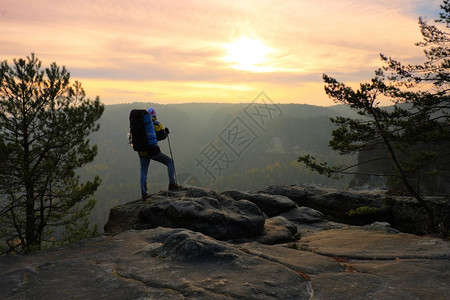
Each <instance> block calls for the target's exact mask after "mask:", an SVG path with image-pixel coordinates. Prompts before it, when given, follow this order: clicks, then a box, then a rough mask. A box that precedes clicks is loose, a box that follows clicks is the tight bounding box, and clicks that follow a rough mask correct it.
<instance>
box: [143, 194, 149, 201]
mask: <svg viewBox="0 0 450 300" xmlns="http://www.w3.org/2000/svg"><path fill="white" fill-rule="evenodd" d="M147 199H148V194H147V193H145V194H143V195H142V200H144V201H145V200H147Z"/></svg>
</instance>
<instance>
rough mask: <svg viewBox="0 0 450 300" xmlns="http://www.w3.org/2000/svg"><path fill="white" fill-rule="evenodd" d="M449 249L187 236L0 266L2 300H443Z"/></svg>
mask: <svg viewBox="0 0 450 300" xmlns="http://www.w3.org/2000/svg"><path fill="white" fill-rule="evenodd" d="M449 253H450V242H449V241H446V240H441V239H437V238H432V237H421V236H415V235H411V234H403V233H401V234H388V233H383V232H377V231H368V230H360V229H341V230H323V231H320V232H316V233H312V234H310V235H308V236H306V237H303V238H302V239H301V240H300V241H297V242H291V243H288V244H283V245H282V244H278V245H265V244H261V243H258V242H249V243H244V244H230V243H227V242H224V241H218V240H215V239H213V238H211V237H208V236H205V235H203V234H201V233H199V232H193V231H191V230H187V229H182V228H178V229H172V228H162V227H158V228H154V229H149V230H139V231H135V230H132V231H126V232H123V233H121V234H118V235H115V236H101V237H98V238H94V239H90V240H85V241H81V242H77V243H73V244H70V245H66V246H63V247H59V248H56V249H51V250H45V251H39V252H35V253H31V254H29V255H25V256H4V257H0V272H1V280H0V295H1V296H2V299H49V298H53V299H74V298H76V299H348V298H349V297H350V298H352V299H402V298H405V297H406V298H408V299H446V298H448V295H449V293H450V286H449V285H448V279H449V277H450V271H449V270H450V259H449V258H450V257H449Z"/></svg>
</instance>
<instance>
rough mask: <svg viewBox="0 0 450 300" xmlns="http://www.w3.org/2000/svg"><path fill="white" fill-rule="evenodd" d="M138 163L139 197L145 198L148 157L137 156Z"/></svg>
mask: <svg viewBox="0 0 450 300" xmlns="http://www.w3.org/2000/svg"><path fill="white" fill-rule="evenodd" d="M139 161H140V163H141V195H142V197H146V196H147V172H148V165H149V164H150V158H149V157H148V156H139Z"/></svg>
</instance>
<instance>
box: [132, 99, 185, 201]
mask: <svg viewBox="0 0 450 300" xmlns="http://www.w3.org/2000/svg"><path fill="white" fill-rule="evenodd" d="M147 112H148V114H149V115H150V116H151V120H152V123H153V129H154V131H152V133H147V138H148V139H150V141H148V144H147V145H146V147H145V149H146V150H145V151H142V150H143V149H138V154H139V161H140V165H141V176H140V184H141V195H142V199H143V200H146V199H147V197H148V194H147V172H148V166H149V164H150V160H156V161H157V162H160V163H162V164H164V165H166V166H167V173H168V175H169V187H168V189H169V190H177V189H180V188H181V186H179V185H178V184H177V182H176V179H175V167H174V162H173V159H172V158H170V157H169V156H167V155H166V154H164V153H162V152H161V149H160V148H159V146H158V143H157V141H160V140H164V139H165V138H166V137H167V135H168V134H169V129H168V128H164V125H163V124H162V123H161V122H159V121H158V120H157V118H156V111H155V109H154V108H149V109H148V110H147ZM144 113H145V112H144ZM130 120H131V117H130ZM148 123H150V122H148ZM150 125H151V124H150ZM133 142H134V139H133ZM133 148H134V149H135V150H136V149H137V148H136V147H135V146H134V145H133Z"/></svg>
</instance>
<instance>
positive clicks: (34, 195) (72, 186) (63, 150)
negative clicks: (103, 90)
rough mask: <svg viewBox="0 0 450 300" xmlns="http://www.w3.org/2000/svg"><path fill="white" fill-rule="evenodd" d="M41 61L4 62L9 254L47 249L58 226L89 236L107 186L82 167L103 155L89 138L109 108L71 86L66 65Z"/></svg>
mask: <svg viewBox="0 0 450 300" xmlns="http://www.w3.org/2000/svg"><path fill="white" fill-rule="evenodd" d="M41 65H42V62H41V61H40V60H38V58H36V57H35V55H34V54H31V56H28V57H27V58H26V59H22V58H20V59H14V60H13V65H12V66H10V65H9V64H8V62H7V61H6V60H5V61H3V62H2V63H1V65H0V154H1V158H0V162H1V164H0V239H1V243H3V247H2V248H3V251H2V252H3V253H23V252H28V251H31V250H35V249H40V248H41V246H42V244H43V243H44V242H46V241H49V240H50V239H52V240H53V237H52V232H53V230H54V229H55V228H57V227H58V226H60V227H64V226H65V227H66V228H67V229H68V232H69V233H72V234H74V235H77V234H78V235H79V234H80V232H85V233H86V230H87V229H88V222H87V216H88V214H89V213H90V211H91V209H92V208H93V206H94V205H95V200H94V199H92V197H91V196H92V195H93V193H94V192H95V190H96V189H97V187H98V186H99V184H100V179H99V178H98V177H95V178H94V179H93V180H92V181H87V182H85V183H80V178H79V176H77V175H76V172H75V171H76V169H77V168H79V167H81V166H83V165H85V164H87V163H89V162H91V161H92V160H93V159H94V157H95V155H96V153H97V147H96V146H92V147H91V146H90V145H89V140H88V139H87V137H88V135H89V134H90V133H92V132H95V131H97V130H98V129H99V125H98V124H97V121H98V120H99V119H100V117H101V115H102V113H103V110H104V106H103V105H102V104H101V103H100V99H99V98H98V97H97V98H96V99H95V100H90V99H87V98H86V96H85V92H84V90H83V88H82V87H81V84H80V83H79V82H75V83H73V84H72V85H71V84H70V73H69V72H68V71H67V70H66V68H65V67H64V66H63V67H59V66H57V65H56V63H52V64H51V66H50V67H49V68H46V69H45V70H42V69H41ZM70 239H71V238H70V237H68V238H67V240H70Z"/></svg>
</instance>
